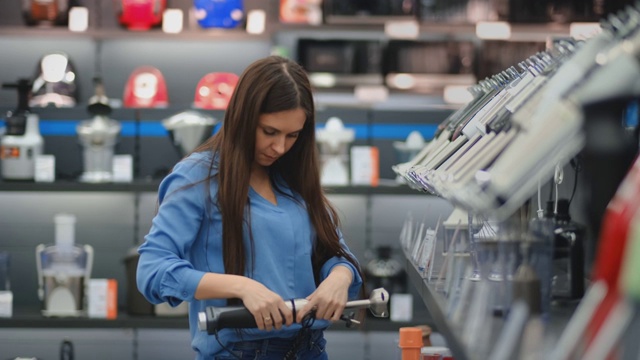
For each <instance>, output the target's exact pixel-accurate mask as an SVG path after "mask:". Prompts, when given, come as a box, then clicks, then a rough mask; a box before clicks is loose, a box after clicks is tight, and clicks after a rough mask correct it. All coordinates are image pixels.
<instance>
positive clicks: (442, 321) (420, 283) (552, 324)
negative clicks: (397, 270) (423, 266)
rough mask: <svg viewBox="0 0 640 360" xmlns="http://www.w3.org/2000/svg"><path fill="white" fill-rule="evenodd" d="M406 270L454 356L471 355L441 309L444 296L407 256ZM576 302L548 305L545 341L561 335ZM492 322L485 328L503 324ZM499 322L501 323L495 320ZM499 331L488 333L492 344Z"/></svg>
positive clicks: (552, 343) (547, 341)
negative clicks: (492, 323)
mask: <svg viewBox="0 0 640 360" xmlns="http://www.w3.org/2000/svg"><path fill="white" fill-rule="evenodd" d="M405 256H406V254H405ZM406 271H407V274H408V276H409V280H410V282H411V283H412V284H413V286H415V288H416V289H417V290H418V294H419V295H420V297H421V298H422V300H423V301H424V303H425V305H426V307H427V310H428V311H429V314H430V315H431V318H432V319H433V321H434V323H435V326H436V329H437V331H438V332H440V333H442V335H443V336H444V337H445V339H446V341H447V345H448V347H449V348H450V349H451V352H452V353H453V356H454V358H455V359H456V360H459V359H463V360H466V359H472V358H473V356H472V354H470V353H469V351H468V349H466V348H465V346H464V344H463V343H462V340H461V339H460V335H459V334H458V333H457V332H456V331H455V330H454V329H453V327H452V324H451V323H450V321H449V320H448V319H447V316H446V314H445V313H444V310H443V309H445V308H446V306H445V300H444V298H443V297H442V296H441V295H440V294H439V293H437V292H436V291H435V289H434V288H433V286H431V285H430V284H428V283H427V281H426V280H425V279H423V278H422V276H421V274H420V272H419V270H418V268H417V267H416V265H414V264H413V262H412V261H411V260H409V258H408V257H407V260H406ZM577 305H578V304H577V303H570V304H563V305H559V304H556V305H554V306H552V307H551V310H550V320H549V322H548V323H547V325H546V327H545V338H546V344H549V345H551V346H553V345H555V343H556V341H557V340H558V339H559V338H560V335H561V334H562V332H563V331H564V328H565V326H566V324H567V323H568V322H569V319H570V318H571V316H572V315H573V312H574V310H575V309H576V306H577ZM494 319H495V324H494V325H496V326H493V325H488V324H487V326H486V329H487V331H490V329H493V330H495V329H498V330H499V329H500V328H501V327H502V319H499V318H495V317H494ZM498 322H500V323H498ZM499 335H500V334H499V331H498V332H496V333H493V334H491V335H490V337H491V338H492V340H493V341H491V344H493V343H495V340H497V339H498V336H499Z"/></svg>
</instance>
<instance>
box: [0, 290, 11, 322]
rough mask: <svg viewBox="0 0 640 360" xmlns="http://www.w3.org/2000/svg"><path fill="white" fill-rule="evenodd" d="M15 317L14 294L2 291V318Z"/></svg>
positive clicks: (0, 296)
mask: <svg viewBox="0 0 640 360" xmlns="http://www.w3.org/2000/svg"><path fill="white" fill-rule="evenodd" d="M12 316H13V293H12V292H11V291H0V318H10V317H12Z"/></svg>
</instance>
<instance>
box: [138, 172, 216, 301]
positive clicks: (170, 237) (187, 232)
mask: <svg viewBox="0 0 640 360" xmlns="http://www.w3.org/2000/svg"><path fill="white" fill-rule="evenodd" d="M197 163H198V161H195V160H192V161H188V160H187V161H183V162H181V163H179V164H177V165H176V167H175V168H174V170H173V172H172V173H171V174H169V175H168V176H167V177H166V178H165V179H164V180H163V181H162V183H161V184H160V187H159V190H158V202H159V208H158V212H157V214H156V216H155V217H154V218H153V221H152V225H151V229H150V231H149V233H148V234H147V236H145V242H144V243H143V244H142V245H141V246H140V248H139V249H138V252H139V253H140V260H139V262H138V270H137V285H138V289H139V290H140V292H141V293H142V294H143V295H144V296H145V297H146V298H147V300H149V301H150V302H152V303H155V304H157V303H161V302H167V303H169V304H170V305H172V306H177V305H179V304H180V303H181V302H182V301H191V300H193V299H194V296H195V292H196V288H197V287H198V284H199V283H200V280H201V279H202V277H203V276H204V274H205V272H203V271H200V270H196V269H194V267H193V265H192V263H191V262H190V261H189V260H188V258H187V254H188V252H189V249H190V248H191V246H192V245H193V243H194V241H195V240H196V237H197V236H198V232H199V229H200V227H201V225H202V220H203V218H204V216H205V197H206V192H205V186H206V185H205V184H207V183H208V182H206V181H202V180H203V179H204V177H205V175H206V172H205V171H203V170H202V168H203V167H202V166H197ZM204 169H206V167H204Z"/></svg>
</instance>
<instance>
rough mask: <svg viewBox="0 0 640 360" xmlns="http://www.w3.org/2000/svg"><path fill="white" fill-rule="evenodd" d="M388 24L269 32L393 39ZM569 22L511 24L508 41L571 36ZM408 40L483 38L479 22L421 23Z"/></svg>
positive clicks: (282, 26)
mask: <svg viewBox="0 0 640 360" xmlns="http://www.w3.org/2000/svg"><path fill="white" fill-rule="evenodd" d="M384 28H385V26H384V24H380V23H377V24H365V23H361V24H357V23H356V24H354V23H350V24H323V25H317V26H313V25H303V24H272V25H271V26H270V27H269V28H268V32H270V33H273V34H276V35H277V34H278V33H283V34H286V33H295V34H296V36H297V37H301V38H302V37H308V38H316V39H363V40H364V39H369V40H381V39H387V40H390V39H393V37H390V36H388V35H387V34H386V33H385V31H384ZM568 36H569V25H568V24H556V23H548V24H546V23H545V24H511V37H510V38H509V39H506V41H532V42H545V41H547V40H548V38H550V37H568ZM408 40H481V39H479V38H478V37H477V36H476V26H475V24H446V23H421V24H419V34H418V36H417V38H415V39H408Z"/></svg>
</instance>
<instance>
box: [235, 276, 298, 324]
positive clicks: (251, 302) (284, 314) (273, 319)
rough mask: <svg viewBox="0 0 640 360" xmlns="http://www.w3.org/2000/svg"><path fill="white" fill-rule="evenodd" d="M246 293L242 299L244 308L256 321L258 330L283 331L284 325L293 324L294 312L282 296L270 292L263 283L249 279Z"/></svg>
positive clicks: (244, 292)
mask: <svg viewBox="0 0 640 360" xmlns="http://www.w3.org/2000/svg"><path fill="white" fill-rule="evenodd" d="M248 280H249V281H248V282H247V284H246V285H245V289H244V290H245V291H243V292H242V293H243V296H242V297H241V299H242V302H243V303H244V306H245V307H246V308H247V309H248V310H249V312H251V314H252V315H253V316H254V318H255V320H256V324H257V325H258V329H260V330H267V331H270V330H273V329H274V328H275V329H278V330H279V329H281V328H282V325H287V326H289V325H291V324H292V323H293V312H292V311H291V309H289V308H288V307H287V305H286V303H285V302H284V300H282V298H281V297H280V295H278V294H276V293H274V292H273V291H271V290H269V289H268V288H267V287H266V286H264V285H262V284H261V283H259V282H257V281H255V280H252V279H248Z"/></svg>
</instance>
